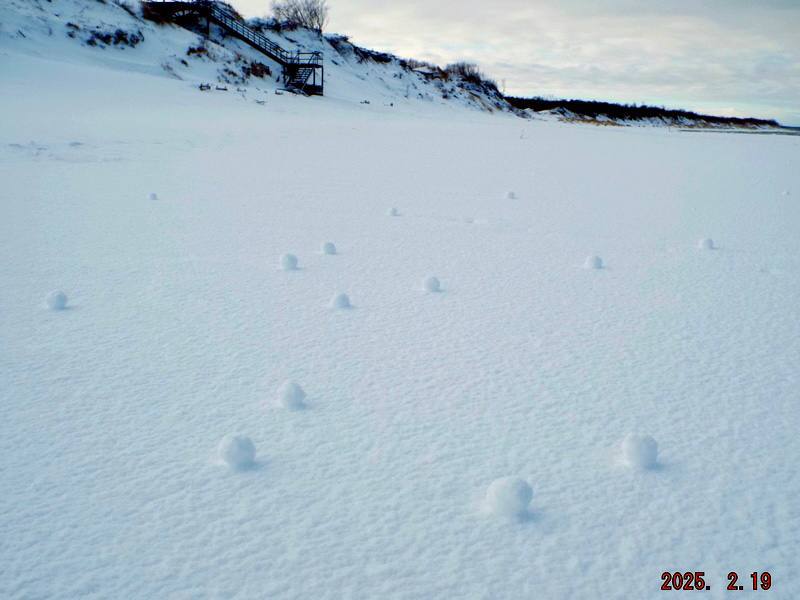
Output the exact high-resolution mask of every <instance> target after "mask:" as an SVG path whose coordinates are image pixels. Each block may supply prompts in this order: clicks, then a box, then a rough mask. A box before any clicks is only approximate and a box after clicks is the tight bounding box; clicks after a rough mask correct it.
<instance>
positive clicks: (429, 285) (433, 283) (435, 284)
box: [423, 277, 442, 292]
mask: <svg viewBox="0 0 800 600" xmlns="http://www.w3.org/2000/svg"><path fill="white" fill-rule="evenodd" d="M423 286H424V287H425V291H426V292H439V291H441V289H442V284H441V283H439V280H438V279H437V278H436V277H428V278H427V279H426V280H425V282H424V283H423Z"/></svg>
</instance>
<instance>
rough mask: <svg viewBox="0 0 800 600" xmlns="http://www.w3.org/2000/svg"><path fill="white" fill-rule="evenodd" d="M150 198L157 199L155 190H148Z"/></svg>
mask: <svg viewBox="0 0 800 600" xmlns="http://www.w3.org/2000/svg"><path fill="white" fill-rule="evenodd" d="M150 200H158V194H156V193H155V192H150Z"/></svg>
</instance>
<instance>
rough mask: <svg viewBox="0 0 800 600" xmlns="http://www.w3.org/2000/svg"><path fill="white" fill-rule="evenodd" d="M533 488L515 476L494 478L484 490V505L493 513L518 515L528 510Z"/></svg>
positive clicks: (510, 515)
mask: <svg viewBox="0 0 800 600" xmlns="http://www.w3.org/2000/svg"><path fill="white" fill-rule="evenodd" d="M531 498H533V490H532V489H531V486H530V485H528V482H527V481H524V480H522V479H519V478H517V477H501V478H500V479H495V480H494V481H493V482H492V483H491V484H490V485H489V488H488V489H487V490H486V506H487V507H488V509H489V510H490V511H491V512H492V513H493V514H495V515H498V516H504V517H518V516H522V515H524V514H525V513H527V512H528V505H529V504H530V503H531Z"/></svg>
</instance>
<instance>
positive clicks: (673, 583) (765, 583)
mask: <svg viewBox="0 0 800 600" xmlns="http://www.w3.org/2000/svg"><path fill="white" fill-rule="evenodd" d="M749 584H750V585H749V586H747V589H751V590H768V589H769V588H771V587H772V575H770V573H769V571H762V572H760V573H759V572H758V571H753V572H752V573H750V581H749ZM661 589H662V590H698V591H699V590H710V589H711V586H710V585H708V584H707V583H706V573H705V571H664V572H663V573H661ZM725 589H726V590H730V591H735V592H741V591H743V590H744V589H745V585H744V583H739V574H738V573H737V572H736V571H731V572H730V573H728V587H726V588H725Z"/></svg>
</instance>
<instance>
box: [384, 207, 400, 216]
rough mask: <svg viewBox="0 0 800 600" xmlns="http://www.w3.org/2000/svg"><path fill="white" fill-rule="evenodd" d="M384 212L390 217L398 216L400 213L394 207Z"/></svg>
mask: <svg viewBox="0 0 800 600" xmlns="http://www.w3.org/2000/svg"><path fill="white" fill-rule="evenodd" d="M386 214H387V215H388V216H390V217H399V216H400V213H399V212H398V211H397V209H396V208H394V207H392V208H390V209H389V210H387V211H386Z"/></svg>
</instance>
